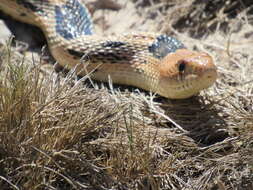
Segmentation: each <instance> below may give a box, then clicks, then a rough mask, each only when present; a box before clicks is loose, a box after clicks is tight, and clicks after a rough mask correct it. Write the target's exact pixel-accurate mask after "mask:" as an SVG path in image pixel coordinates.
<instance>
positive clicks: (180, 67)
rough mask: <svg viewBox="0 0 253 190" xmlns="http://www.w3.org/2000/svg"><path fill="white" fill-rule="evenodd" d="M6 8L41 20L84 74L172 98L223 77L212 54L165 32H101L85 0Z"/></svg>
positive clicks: (1, 4)
mask: <svg viewBox="0 0 253 190" xmlns="http://www.w3.org/2000/svg"><path fill="white" fill-rule="evenodd" d="M0 10H1V11H3V12H4V13H6V14H8V15H10V16H12V17H13V18H14V19H17V20H19V21H21V22H25V23H28V24H32V25H35V26H38V27H39V28H40V29H41V30H42V31H43V33H44V34H45V36H46V39H47V42H48V46H49V49H50V51H51V53H52V55H53V57H54V58H55V60H56V61H57V62H58V63H59V64H60V65H61V66H64V67H67V68H68V69H72V68H75V69H76V72H77V74H78V75H81V76H84V75H86V74H87V73H91V78H92V79H94V80H98V81H104V82H108V78H109V77H110V78H111V80H112V82H113V83H117V84H123V85H131V86H135V87H139V88H142V89H145V90H147V91H152V92H155V93H157V94H159V95H161V96H163V97H167V98H171V99H183V98H188V97H191V96H193V95H195V94H197V93H198V92H199V91H200V90H202V89H206V88H208V87H210V86H211V85H212V84H213V83H214V82H215V80H216V78H217V68H216V66H215V64H214V63H213V60H212V57H211V56H210V55H208V54H207V53H204V52H196V51H191V50H189V49H187V48H186V47H185V46H184V44H183V43H182V42H180V41H179V40H177V39H175V38H173V37H171V36H167V35H164V34H159V33H141V32H140V33H131V34H119V35H112V36H101V35H96V34H94V32H93V25H92V20H91V17H90V14H89V12H88V9H87V8H86V7H85V5H84V4H82V3H81V2H80V0H1V1H0Z"/></svg>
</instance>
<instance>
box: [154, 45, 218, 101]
mask: <svg viewBox="0 0 253 190" xmlns="http://www.w3.org/2000/svg"><path fill="white" fill-rule="evenodd" d="M159 69H160V86H161V87H160V89H159V90H158V93H159V94H161V95H162V96H165V97H168V98H172V99H183V98H189V97H191V96H194V95H196V94H198V93H199V91H201V90H203V89H206V88H208V87H210V86H211V85H212V84H213V83H214V82H215V81H216V79H217V68H216V66H215V64H214V63H213V59H212V57H211V56H210V55H208V54H207V53H200V52H194V51H190V50H186V49H182V50H177V51H176V52H175V53H172V54H169V55H167V56H166V57H165V58H164V59H163V60H162V62H161V65H160V67H159Z"/></svg>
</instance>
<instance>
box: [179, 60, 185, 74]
mask: <svg viewBox="0 0 253 190" xmlns="http://www.w3.org/2000/svg"><path fill="white" fill-rule="evenodd" d="M186 63H187V62H186V61H184V60H180V61H178V63H177V64H178V71H179V72H180V73H182V72H184V71H185V67H186Z"/></svg>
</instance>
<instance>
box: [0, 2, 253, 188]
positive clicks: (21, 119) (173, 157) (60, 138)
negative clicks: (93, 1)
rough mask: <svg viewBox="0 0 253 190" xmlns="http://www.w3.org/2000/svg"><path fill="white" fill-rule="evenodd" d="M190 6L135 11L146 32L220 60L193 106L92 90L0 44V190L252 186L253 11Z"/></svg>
mask: <svg viewBox="0 0 253 190" xmlns="http://www.w3.org/2000/svg"><path fill="white" fill-rule="evenodd" d="M150 2H153V3H150ZM185 2H187V3H185V4H184V5H185V6H181V4H180V1H179V0H174V1H165V0H160V1H155V0H154V1H145V0H139V1H135V5H136V14H137V15H139V16H140V19H138V22H143V20H145V21H146V22H143V26H144V28H145V24H146V23H147V25H148V24H150V23H149V22H150V21H149V20H150V19H151V20H153V21H155V22H156V25H154V26H152V27H154V28H155V29H154V30H157V31H158V30H159V31H161V30H162V31H164V32H166V33H169V34H172V33H173V34H174V35H176V36H178V37H179V38H181V39H182V40H183V41H184V42H185V43H186V44H187V45H189V46H190V47H192V48H195V49H200V50H203V49H204V50H205V51H208V52H209V53H211V54H212V55H213V56H214V58H215V60H216V62H217V66H218V68H219V80H218V81H217V83H216V84H215V85H214V86H213V87H212V88H211V89H209V90H207V91H205V92H202V93H201V94H200V95H199V96H198V97H194V98H190V99H187V100H180V101H179V100H177V101H174V100H167V99H164V98H161V97H155V96H153V95H150V94H147V93H145V92H139V91H138V90H133V89H128V88H123V87H121V90H119V89H118V87H117V88H113V86H112V85H109V86H106V87H104V86H103V84H102V85H100V84H99V85H97V84H94V86H92V85H91V84H90V83H89V84H87V83H83V81H84V80H86V79H87V78H88V77H84V78H82V79H81V80H77V79H76V77H75V76H74V75H73V74H71V72H70V73H69V74H68V75H67V76H66V77H62V76H61V75H60V74H57V73H55V72H53V71H52V72H51V71H48V70H45V69H44V64H41V63H42V62H43V61H42V60H39V61H38V60H37V61H36V60H35V59H31V58H29V56H28V57H27V58H26V57H25V56H24V55H22V54H20V53H19V52H18V51H16V50H15V48H14V47H13V46H10V43H7V44H6V45H2V46H1V47H0V71H1V72H0V187H1V189H4V190H5V189H16V190H17V189H20V190H21V189H90V190H91V189H96V190H100V189H101V190H106V189H122V190H123V189H140V190H148V189H150V190H151V189H152V190H157V189H185V190H186V189H187V190H197V189H198V190H203V189H210V190H216V189H217V190H218V189H219V190H226V189H238V190H251V189H253V157H252V154H253V87H252V86H253V75H252V70H253V55H252V44H253V32H252V31H253V27H252V25H251V24H252V23H253V16H252V11H253V7H252V6H253V5H252V3H251V4H250V1H233V0H223V1H222V0H219V1H205V3H203V2H204V1H202V2H198V1H192V0H191V1H185ZM212 2H214V3H216V5H217V6H216V9H215V4H212ZM225 2H228V3H225ZM210 3H211V4H212V6H211V5H210ZM221 3H223V5H224V6H222V4H221ZM236 3H238V4H237V5H240V6H237V5H236ZM243 3H244V4H243ZM196 5H197V6H196ZM117 6H118V5H117ZM208 6H211V7H212V11H214V12H215V14H214V12H212V14H211V15H210V13H209V12H208V10H209V9H208V10H206V9H207V8H208ZM140 7H141V9H142V10H141V9H140ZM164 7H165V8H164ZM194 8H195V9H194ZM122 9H124V7H122ZM230 9H231V10H232V12H229V11H228V10H230ZM171 10H177V11H176V12H177V13H178V15H175V12H174V11H171ZM192 10H194V11H192ZM203 10H206V11H203ZM224 10H225V11H224ZM235 12H236V15H234V14H235ZM95 13H96V12H95ZM191 13H192V14H191ZM204 13H205V14H206V16H203V15H205V14H204ZM229 13H231V14H232V13H233V14H232V16H231V14H229ZM104 14H105V13H104V12H101V15H104ZM108 14H110V13H108ZM112 14H115V13H112ZM119 14H120V13H119ZM193 14H194V15H195V17H193ZM101 15H100V16H101ZM187 15H188V16H187ZM201 15H202V16H201ZM202 17H204V20H202V19H203V18H202ZM94 18H99V13H98V14H97V15H94ZM141 18H142V19H143V20H141ZM182 18H184V19H183V20H182ZM187 19H188V22H187ZM166 20H169V22H165V21H166ZM182 21H184V22H185V23H187V24H186V25H183V24H182ZM97 22H98V23H99V20H97ZM133 22H135V21H133ZM161 23H164V24H163V25H161ZM179 23H181V24H179ZM191 23H192V24H191ZM224 23H225V24H224ZM131 26H132V27H134V25H131ZM161 26H162V27H161ZM220 26H223V27H222V28H221V27H220ZM194 28H195V29H196V30H194ZM182 29H184V32H183V31H182ZM129 30H130V29H129ZM202 30H205V31H209V32H208V35H204V37H203V32H198V31H202ZM178 31H180V32H183V33H180V32H178ZM224 31H225V32H226V33H224ZM196 34H198V35H196ZM190 36H195V37H196V36H198V38H192V37H190ZM201 36H202V37H201ZM191 44H194V46H193V45H191Z"/></svg>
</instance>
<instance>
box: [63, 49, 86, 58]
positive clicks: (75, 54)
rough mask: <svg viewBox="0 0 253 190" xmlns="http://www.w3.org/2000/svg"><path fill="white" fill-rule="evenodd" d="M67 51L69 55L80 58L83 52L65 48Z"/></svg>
mask: <svg viewBox="0 0 253 190" xmlns="http://www.w3.org/2000/svg"><path fill="white" fill-rule="evenodd" d="M67 51H68V52H69V54H70V55H73V56H74V57H77V58H79V59H80V58H82V57H83V55H84V53H82V52H79V51H75V50H73V49H67Z"/></svg>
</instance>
